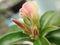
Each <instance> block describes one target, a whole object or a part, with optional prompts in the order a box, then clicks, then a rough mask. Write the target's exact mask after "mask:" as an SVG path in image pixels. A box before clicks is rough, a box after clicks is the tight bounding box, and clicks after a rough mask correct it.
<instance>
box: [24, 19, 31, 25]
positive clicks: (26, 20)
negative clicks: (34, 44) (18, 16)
mask: <svg viewBox="0 0 60 45" xmlns="http://www.w3.org/2000/svg"><path fill="white" fill-rule="evenodd" d="M23 20H24V23H26V24H27V25H28V26H31V22H30V20H28V19H27V18H23Z"/></svg>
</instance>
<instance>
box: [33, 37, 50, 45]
mask: <svg viewBox="0 0 60 45" xmlns="http://www.w3.org/2000/svg"><path fill="white" fill-rule="evenodd" d="M34 45H50V43H49V41H48V40H47V39H46V38H45V37H42V38H40V39H38V40H35V42H34Z"/></svg>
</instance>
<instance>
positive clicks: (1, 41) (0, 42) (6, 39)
mask: <svg viewBox="0 0 60 45" xmlns="http://www.w3.org/2000/svg"><path fill="white" fill-rule="evenodd" d="M19 40H21V41H25V40H29V37H28V36H27V35H26V34H24V33H22V32H20V31H16V32H10V33H8V34H5V35H3V36H2V37H0V45H10V44H12V43H13V42H16V41H19Z"/></svg>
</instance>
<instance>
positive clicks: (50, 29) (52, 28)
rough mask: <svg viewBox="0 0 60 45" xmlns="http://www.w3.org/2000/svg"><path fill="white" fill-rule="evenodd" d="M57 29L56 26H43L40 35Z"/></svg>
mask: <svg viewBox="0 0 60 45" xmlns="http://www.w3.org/2000/svg"><path fill="white" fill-rule="evenodd" d="M57 29H59V27H58V26H49V27H47V28H45V29H44V30H42V32H41V35H42V36H45V35H46V34H47V33H48V32H51V31H55V30H57Z"/></svg>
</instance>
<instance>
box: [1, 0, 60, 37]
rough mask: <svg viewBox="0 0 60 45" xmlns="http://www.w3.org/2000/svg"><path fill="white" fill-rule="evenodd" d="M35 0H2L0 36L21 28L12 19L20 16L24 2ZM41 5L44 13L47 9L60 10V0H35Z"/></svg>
mask: <svg viewBox="0 0 60 45" xmlns="http://www.w3.org/2000/svg"><path fill="white" fill-rule="evenodd" d="M26 1H33V0H0V36H1V35H3V34H5V33H7V32H11V31H18V30H20V28H19V27H18V26H17V25H16V24H15V23H14V22H12V21H11V18H16V19H18V20H20V21H23V20H22V19H21V18H20V17H19V9H20V8H21V7H22V5H23V4H24V2H26ZM34 1H36V2H37V4H38V5H39V12H40V14H41V15H42V14H43V13H44V12H45V11H47V10H60V0H34Z"/></svg>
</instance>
